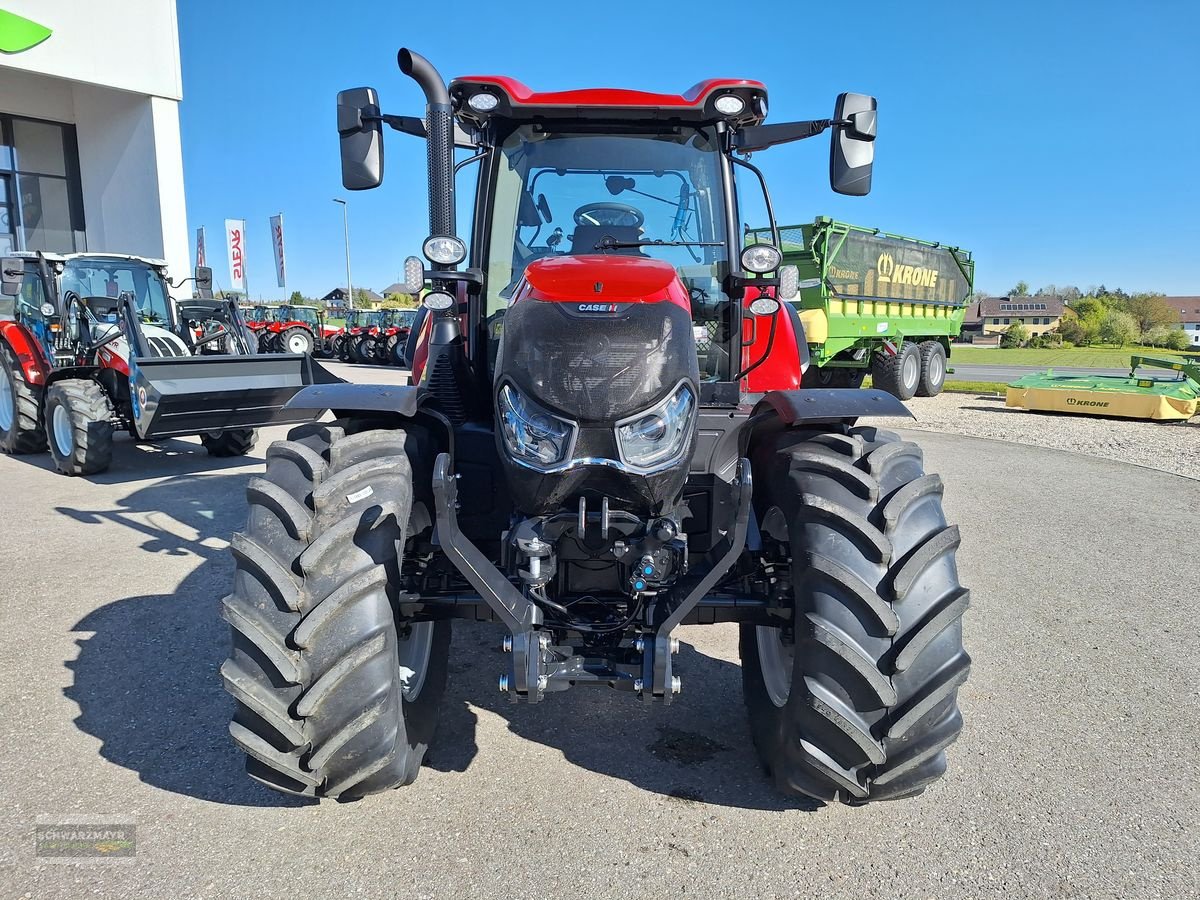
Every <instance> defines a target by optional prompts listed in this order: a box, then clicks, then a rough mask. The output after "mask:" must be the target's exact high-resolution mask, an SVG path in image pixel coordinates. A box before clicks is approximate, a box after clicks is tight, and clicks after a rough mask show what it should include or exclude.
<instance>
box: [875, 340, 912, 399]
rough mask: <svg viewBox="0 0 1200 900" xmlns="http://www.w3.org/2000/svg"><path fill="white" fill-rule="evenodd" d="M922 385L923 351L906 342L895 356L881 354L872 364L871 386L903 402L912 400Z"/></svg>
mask: <svg viewBox="0 0 1200 900" xmlns="http://www.w3.org/2000/svg"><path fill="white" fill-rule="evenodd" d="M920 383H921V351H920V350H919V349H918V348H917V345H916V344H914V343H913V342H912V341H905V342H904V343H903V344H901V345H900V349H899V350H898V351H897V353H896V355H895V356H892V355H891V354H888V353H883V352H879V353H876V354H875V358H874V360H872V363H871V384H872V385H874V386H875V387H877V388H879V389H880V390H884V391H887V392H888V393H889V394H891V395H892V396H893V397H898V398H899V399H901V400H911V399H912V398H913V396H914V395H915V394H916V393H917V386H918V385H919V384H920Z"/></svg>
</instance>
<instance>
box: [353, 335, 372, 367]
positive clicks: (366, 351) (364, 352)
mask: <svg viewBox="0 0 1200 900" xmlns="http://www.w3.org/2000/svg"><path fill="white" fill-rule="evenodd" d="M374 352H375V341H374V339H373V338H372V337H371V336H370V335H369V334H360V335H359V336H358V337H356V338H354V340H353V341H351V343H350V358H351V360H353V361H354V362H356V363H370V362H374V356H373V354H374Z"/></svg>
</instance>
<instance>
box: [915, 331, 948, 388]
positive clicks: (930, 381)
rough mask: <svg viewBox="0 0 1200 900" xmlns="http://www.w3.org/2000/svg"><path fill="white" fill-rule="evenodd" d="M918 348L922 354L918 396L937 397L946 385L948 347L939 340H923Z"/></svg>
mask: <svg viewBox="0 0 1200 900" xmlns="http://www.w3.org/2000/svg"><path fill="white" fill-rule="evenodd" d="M917 349H918V350H919V351H920V354H921V380H920V382H919V383H918V384H917V396H918V397H936V396H937V395H938V394H940V393H941V392H942V388H944V387H945V386H946V348H945V347H943V346H942V345H941V344H940V343H938V342H937V341H921V343H919V344H918V345H917Z"/></svg>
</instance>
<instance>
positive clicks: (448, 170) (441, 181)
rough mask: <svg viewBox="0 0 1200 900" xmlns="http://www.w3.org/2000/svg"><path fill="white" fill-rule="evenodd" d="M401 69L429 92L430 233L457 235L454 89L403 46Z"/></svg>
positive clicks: (427, 122)
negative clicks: (450, 90) (452, 106)
mask: <svg viewBox="0 0 1200 900" xmlns="http://www.w3.org/2000/svg"><path fill="white" fill-rule="evenodd" d="M396 61H397V62H398V63H399V65H400V71H401V72H403V73H404V74H405V75H407V76H408V77H409V78H411V79H412V80H413V81H415V82H416V83H417V84H419V85H420V86H421V90H422V91H424V92H425V133H426V135H427V137H426V141H425V143H426V145H427V147H428V153H429V233H430V234H431V235H435V236H437V235H454V236H457V235H456V231H455V227H454V224H455V223H454V113H453V111H452V110H451V107H450V92H449V91H447V90H446V82H445V80H444V79H443V78H442V76H441V75H439V74H438V70H437V69H435V68H434V67H433V64H432V63H431V62H430V61H429V60H427V59H426V58H425V57H423V56H422V55H421V54H419V53H414V52H413V51H412V50H409V49H407V48H401V50H400V52H399V53H397V54H396Z"/></svg>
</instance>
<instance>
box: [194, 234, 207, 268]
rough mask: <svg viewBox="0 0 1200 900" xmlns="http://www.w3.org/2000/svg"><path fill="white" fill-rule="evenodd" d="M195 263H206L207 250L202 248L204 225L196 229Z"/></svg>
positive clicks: (201, 264)
mask: <svg viewBox="0 0 1200 900" xmlns="http://www.w3.org/2000/svg"><path fill="white" fill-rule="evenodd" d="M196 265H197V266H207V265H208V251H206V250H205V249H204V226H203V225H201V226H200V227H199V228H197V229H196Z"/></svg>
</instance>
